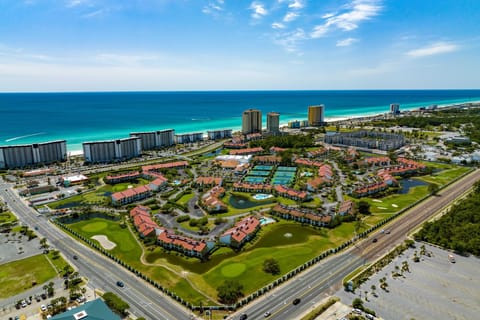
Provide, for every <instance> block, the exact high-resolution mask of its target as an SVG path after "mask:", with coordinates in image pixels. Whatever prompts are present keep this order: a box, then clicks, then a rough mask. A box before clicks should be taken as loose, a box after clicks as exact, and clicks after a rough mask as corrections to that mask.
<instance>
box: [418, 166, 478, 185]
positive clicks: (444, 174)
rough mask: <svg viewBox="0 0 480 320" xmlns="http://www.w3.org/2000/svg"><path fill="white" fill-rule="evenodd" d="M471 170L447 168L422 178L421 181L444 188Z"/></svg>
mask: <svg viewBox="0 0 480 320" xmlns="http://www.w3.org/2000/svg"><path fill="white" fill-rule="evenodd" d="M470 170H471V169H470V168H466V167H453V168H446V169H443V170H442V171H440V172H436V173H434V174H432V175H429V176H423V177H420V179H421V180H423V181H425V182H429V183H436V184H438V185H440V186H443V185H445V184H447V183H448V182H450V181H452V180H453V179H455V178H457V177H459V176H461V175H463V174H465V173H466V172H468V171H470Z"/></svg>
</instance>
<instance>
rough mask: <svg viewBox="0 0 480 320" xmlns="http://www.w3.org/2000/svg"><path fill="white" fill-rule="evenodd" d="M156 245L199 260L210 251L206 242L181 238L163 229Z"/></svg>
mask: <svg viewBox="0 0 480 320" xmlns="http://www.w3.org/2000/svg"><path fill="white" fill-rule="evenodd" d="M157 243H158V244H160V245H161V246H162V247H164V248H165V249H167V250H175V251H178V252H181V253H183V254H185V255H187V256H191V257H197V258H201V259H204V258H205V257H206V256H207V254H208V252H209V250H210V249H209V247H208V245H207V242H206V241H203V240H195V239H192V238H188V237H185V236H181V235H178V234H175V233H174V232H173V231H172V230H168V229H163V228H162V229H160V232H159V234H158V236H157Z"/></svg>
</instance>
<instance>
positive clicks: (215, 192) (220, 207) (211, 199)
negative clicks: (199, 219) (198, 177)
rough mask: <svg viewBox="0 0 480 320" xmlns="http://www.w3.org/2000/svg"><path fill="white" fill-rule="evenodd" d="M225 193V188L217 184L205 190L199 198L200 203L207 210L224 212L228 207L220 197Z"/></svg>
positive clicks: (209, 211)
mask: <svg viewBox="0 0 480 320" xmlns="http://www.w3.org/2000/svg"><path fill="white" fill-rule="evenodd" d="M224 195H225V189H224V188H223V187H221V186H219V185H217V186H215V187H213V188H212V189H210V190H209V191H208V192H206V193H205V194H204V195H203V196H202V198H201V199H200V205H201V206H202V207H203V208H204V209H205V210H206V211H207V212H208V213H215V212H225V211H227V210H228V207H227V205H226V204H225V203H223V201H222V200H220V198H222V197H223V196H224Z"/></svg>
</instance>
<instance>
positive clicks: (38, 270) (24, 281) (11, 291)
mask: <svg viewBox="0 0 480 320" xmlns="http://www.w3.org/2000/svg"><path fill="white" fill-rule="evenodd" d="M56 275H57V273H56V272H55V270H54V269H53V267H52V266H51V264H50V263H49V262H48V260H47V258H46V256H45V255H43V254H40V255H37V256H33V257H29V258H26V259H22V260H17V261H13V262H9V263H5V264H3V265H0V299H4V298H7V297H10V296H14V295H16V294H19V293H21V292H23V291H25V290H28V289H30V288H32V287H34V286H40V285H42V284H43V283H45V282H47V281H48V280H51V279H53V278H54V277H55V276H56Z"/></svg>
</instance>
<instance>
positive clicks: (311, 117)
mask: <svg viewBox="0 0 480 320" xmlns="http://www.w3.org/2000/svg"><path fill="white" fill-rule="evenodd" d="M324 109H325V106H324V105H323V104H320V105H318V106H310V107H308V125H309V126H311V127H318V126H322V125H324V124H325V122H324Z"/></svg>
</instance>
